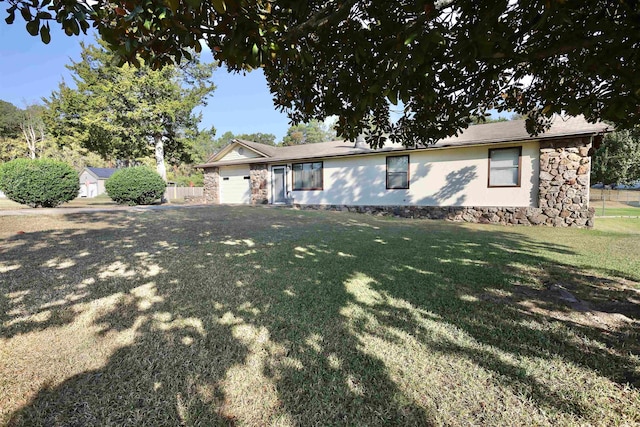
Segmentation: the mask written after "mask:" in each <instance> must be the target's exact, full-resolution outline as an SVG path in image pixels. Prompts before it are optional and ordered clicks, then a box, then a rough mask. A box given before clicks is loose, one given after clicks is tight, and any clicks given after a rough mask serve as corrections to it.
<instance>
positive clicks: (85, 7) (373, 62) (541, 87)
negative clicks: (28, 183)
mask: <svg viewBox="0 0 640 427" xmlns="http://www.w3.org/2000/svg"><path fill="white" fill-rule="evenodd" d="M0 1H7V2H8V3H9V5H10V7H9V9H8V18H7V22H8V23H12V22H13V21H14V19H15V16H16V14H19V15H21V16H22V18H23V19H24V20H25V21H26V22H27V30H28V31H29V32H30V33H31V34H33V35H37V34H38V33H39V34H40V36H41V37H42V40H43V41H44V42H48V40H49V39H50V29H49V22H50V21H51V20H56V21H57V22H59V23H60V24H61V25H62V27H63V28H64V30H65V32H66V33H67V34H79V32H80V31H86V29H87V28H88V27H89V24H90V23H92V24H93V25H94V27H95V28H96V29H97V30H98V32H99V33H100V35H101V37H102V38H103V39H104V40H105V41H107V42H108V43H109V44H110V45H111V46H112V48H113V49H114V50H115V51H116V52H117V54H118V55H119V56H120V57H121V59H122V60H123V61H124V60H128V61H130V62H133V63H137V61H138V57H141V58H143V59H144V60H145V61H146V62H147V63H148V64H150V65H151V66H153V67H159V66H160V65H163V64H167V63H170V62H173V61H178V62H179V61H180V60H181V58H182V57H183V56H189V55H190V53H189V49H195V50H196V51H199V50H200V49H201V44H200V43H201V40H204V42H205V43H206V44H208V46H209V47H210V48H211V49H212V51H213V52H214V56H215V58H216V59H219V60H221V61H223V62H225V63H226V65H227V66H228V67H229V68H230V69H231V70H248V69H252V68H257V67H263V68H264V70H265V75H266V77H267V80H268V83H269V86H270V90H271V92H272V93H273V96H274V102H275V104H276V105H277V106H278V107H279V108H280V109H282V110H284V111H286V112H287V113H288V114H289V116H290V117H291V119H292V120H293V121H294V123H299V122H308V121H310V120H312V119H318V120H323V119H324V118H325V117H327V116H330V115H336V116H338V117H339V120H338V123H337V131H338V133H339V134H340V135H342V136H345V137H347V138H350V139H353V138H355V137H356V135H358V134H359V133H360V132H361V131H362V130H363V129H368V132H369V136H370V138H369V141H370V142H372V143H373V144H374V145H375V144H377V143H378V142H380V141H382V135H383V134H385V133H388V134H390V136H391V138H392V139H394V140H401V141H403V142H404V143H406V144H413V143H415V142H417V141H425V139H427V140H434V139H438V138H441V137H444V136H447V135H451V134H453V133H456V132H457V131H459V130H460V129H462V128H464V127H466V126H468V125H469V121H470V119H469V117H470V116H473V115H475V116H478V115H482V114H484V112H485V111H487V110H488V109H496V110H498V111H504V110H511V111H514V112H515V113H518V114H523V115H526V116H527V126H528V130H529V132H530V133H532V134H535V133H537V132H540V131H542V130H543V129H544V127H545V124H546V123H547V120H546V119H547V118H549V117H551V115H552V114H554V113H559V112H567V113H569V114H572V115H577V114H584V115H585V116H586V118H587V119H589V120H592V121H593V120H597V119H607V120H610V121H613V122H615V123H616V124H617V125H618V128H622V127H630V126H632V125H634V124H635V123H637V122H638V120H639V119H640V102H639V101H640V77H638V73H637V70H638V69H640V55H639V54H638V52H640V3H639V2H637V1H635V0H634V1H632V0H608V1H607V0H585V1H580V2H578V1H564V0H563V1H561V0H519V1H509V0H497V1H496V0H457V1H456V0H391V1H373V0H335V1H326V0H322V1H320V0H309V1H298V0H273V1H269V0H211V1H201V0H146V1H145V2H132V1H124V0H115V1H114V0H109V1H105V0H97V1H95V2H94V1H92V2H88V1H84V0H83V1H79V0H64V1H62V0H53V1H52V2H51V3H47V2H38V0H35V1H34V0H0ZM391 105H396V106H398V107H397V109H398V110H399V114H400V118H399V119H398V120H397V121H395V122H392V121H391V120H390V108H392V107H391ZM372 125H373V126H372Z"/></svg>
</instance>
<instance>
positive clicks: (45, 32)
mask: <svg viewBox="0 0 640 427" xmlns="http://www.w3.org/2000/svg"><path fill="white" fill-rule="evenodd" d="M40 39H41V40H42V43H44V44H49V42H50V41H51V34H50V32H49V26H48V25H47V26H45V25H43V26H42V28H40Z"/></svg>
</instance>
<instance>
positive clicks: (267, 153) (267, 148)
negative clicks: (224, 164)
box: [207, 139, 276, 163]
mask: <svg viewBox="0 0 640 427" xmlns="http://www.w3.org/2000/svg"><path fill="white" fill-rule="evenodd" d="M238 145H240V146H242V147H246V148H248V149H249V150H251V151H253V152H254V153H256V154H258V155H259V156H260V157H273V156H274V155H275V153H276V152H275V149H276V147H274V146H273V145H267V144H261V143H259V142H253V141H247V140H245V139H232V140H231V141H229V143H228V144H227V145H225V146H224V147H222V149H220V150H219V151H218V152H216V153H213V154H212V155H211V157H209V159H208V160H207V163H211V162H215V161H216V160H217V159H221V158H223V157H224V156H226V155H227V154H228V153H229V151H231V150H233V148H234V147H236V146H238Z"/></svg>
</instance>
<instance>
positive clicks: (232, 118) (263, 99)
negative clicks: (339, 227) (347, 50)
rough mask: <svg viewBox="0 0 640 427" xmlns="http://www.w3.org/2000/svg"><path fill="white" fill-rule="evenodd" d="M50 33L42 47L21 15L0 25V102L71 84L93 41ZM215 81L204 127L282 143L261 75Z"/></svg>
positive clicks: (281, 120) (283, 124)
mask: <svg viewBox="0 0 640 427" xmlns="http://www.w3.org/2000/svg"><path fill="white" fill-rule="evenodd" d="M3 20H4V19H3ZM51 30H52V34H51V43H49V44H48V45H44V44H43V43H42V42H41V41H40V38H39V37H32V36H30V35H29V34H28V33H27V31H26V30H25V28H24V24H23V23H22V22H21V19H20V18H19V17H18V18H17V19H16V22H15V23H14V24H13V25H7V24H5V23H4V22H2V21H0V99H2V100H4V101H8V102H11V103H12V104H14V105H16V106H18V107H21V108H22V107H24V106H25V103H33V102H39V101H40V99H41V98H42V97H48V96H49V95H50V94H51V92H52V91H53V90H56V89H57V87H58V84H59V83H60V81H62V79H63V78H64V79H65V80H66V81H67V82H68V83H71V82H72V79H71V77H70V73H69V71H68V70H67V69H66V68H65V65H66V64H68V63H69V62H70V59H74V60H78V59H79V58H80V41H81V40H84V41H86V42H89V43H90V42H92V41H93V37H92V36H81V37H67V36H66V35H65V34H64V32H63V31H62V30H60V29H54V28H52V29H51ZM203 59H204V60H211V57H210V56H209V57H208V58H207V57H206V56H205V57H204V58H203ZM214 82H215V84H216V87H217V89H216V90H215V92H214V93H213V96H212V97H211V98H210V99H209V102H208V105H207V106H206V107H204V108H203V110H202V113H203V119H202V123H201V127H202V128H209V127H210V126H214V127H215V128H216V130H217V135H218V136H220V135H222V134H223V133H224V132H226V131H231V132H233V133H236V134H237V133H253V132H264V133H272V134H274V135H276V141H280V140H282V137H283V136H284V135H285V133H286V132H287V128H288V127H289V120H288V118H287V116H286V115H285V114H283V113H279V112H278V111H276V109H275V107H274V106H273V103H272V101H271V95H270V93H269V89H268V87H267V83H266V81H265V78H264V75H263V74H262V71H260V70H257V71H253V72H251V73H248V74H247V75H246V76H243V75H241V74H230V73H228V72H227V71H226V70H224V69H218V70H217V71H216V72H215V73H214Z"/></svg>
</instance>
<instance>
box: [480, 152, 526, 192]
mask: <svg viewBox="0 0 640 427" xmlns="http://www.w3.org/2000/svg"><path fill="white" fill-rule="evenodd" d="M521 167H522V147H509V148H492V149H490V150H489V183H488V186H489V187H520V169H521Z"/></svg>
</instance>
